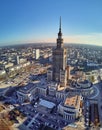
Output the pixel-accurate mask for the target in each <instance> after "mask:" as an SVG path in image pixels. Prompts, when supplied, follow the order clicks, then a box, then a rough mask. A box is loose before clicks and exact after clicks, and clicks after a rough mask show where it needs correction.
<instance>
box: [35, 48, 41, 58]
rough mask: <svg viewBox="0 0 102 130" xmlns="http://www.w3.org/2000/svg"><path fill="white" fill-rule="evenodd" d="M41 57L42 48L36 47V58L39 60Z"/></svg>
mask: <svg viewBox="0 0 102 130" xmlns="http://www.w3.org/2000/svg"><path fill="white" fill-rule="evenodd" d="M39 57H40V50H39V49H36V50H35V59H36V60H37V59H39Z"/></svg>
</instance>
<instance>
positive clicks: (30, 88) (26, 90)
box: [19, 83, 37, 94]
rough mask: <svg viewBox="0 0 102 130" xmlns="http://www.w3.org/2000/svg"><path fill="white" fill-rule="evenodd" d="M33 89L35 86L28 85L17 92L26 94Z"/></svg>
mask: <svg viewBox="0 0 102 130" xmlns="http://www.w3.org/2000/svg"><path fill="white" fill-rule="evenodd" d="M35 87H37V86H36V84H33V83H28V84H27V85H25V86H24V87H22V88H21V89H20V90H19V91H20V92H23V93H26V94H27V93H29V92H30V91H31V90H32V89H34V88H35Z"/></svg>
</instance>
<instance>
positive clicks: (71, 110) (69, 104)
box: [58, 93, 82, 121]
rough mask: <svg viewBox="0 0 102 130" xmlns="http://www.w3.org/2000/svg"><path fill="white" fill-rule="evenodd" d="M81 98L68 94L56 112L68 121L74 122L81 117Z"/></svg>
mask: <svg viewBox="0 0 102 130" xmlns="http://www.w3.org/2000/svg"><path fill="white" fill-rule="evenodd" d="M81 100H82V96H81V95H77V94H75V93H69V94H68V96H67V97H66V99H65V100H64V101H63V102H61V103H60V104H59V106H58V112H59V114H61V115H62V116H63V118H64V119H66V120H68V121H74V120H75V119H76V118H78V117H79V116H80V115H81V112H82V110H81V108H80V104H81Z"/></svg>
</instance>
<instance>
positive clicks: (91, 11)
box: [0, 0, 102, 46]
mask: <svg viewBox="0 0 102 130" xmlns="http://www.w3.org/2000/svg"><path fill="white" fill-rule="evenodd" d="M60 16H61V18H62V33H63V39H64V42H65V43H81V44H93V45H101V46H102V0H0V45H1V46H3V45H10V44H11V45H14V44H21V43H36V42H38V43H39V42H41V43H47V42H49V43H55V42H56V38H57V33H58V30H59V18H60Z"/></svg>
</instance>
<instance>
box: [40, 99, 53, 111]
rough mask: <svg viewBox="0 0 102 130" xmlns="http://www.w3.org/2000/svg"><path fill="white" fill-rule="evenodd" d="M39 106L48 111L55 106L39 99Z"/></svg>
mask: <svg viewBox="0 0 102 130" xmlns="http://www.w3.org/2000/svg"><path fill="white" fill-rule="evenodd" d="M39 105H42V106H44V107H46V108H49V109H52V108H53V107H54V106H55V104H54V103H53V102H49V101H47V100H44V99H40V103H39Z"/></svg>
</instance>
